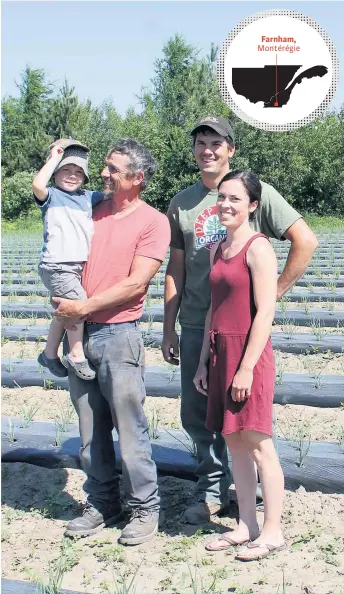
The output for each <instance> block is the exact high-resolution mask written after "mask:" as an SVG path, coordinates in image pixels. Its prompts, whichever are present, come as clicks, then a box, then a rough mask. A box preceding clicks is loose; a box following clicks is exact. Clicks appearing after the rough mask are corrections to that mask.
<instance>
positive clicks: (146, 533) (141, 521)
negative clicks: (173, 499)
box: [118, 508, 159, 545]
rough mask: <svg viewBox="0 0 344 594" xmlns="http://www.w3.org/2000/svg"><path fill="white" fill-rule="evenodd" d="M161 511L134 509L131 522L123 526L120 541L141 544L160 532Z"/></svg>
mask: <svg viewBox="0 0 344 594" xmlns="http://www.w3.org/2000/svg"><path fill="white" fill-rule="evenodd" d="M158 524H159V511H157V510H151V509H139V508H137V509H133V511H132V512H131V515H130V520H129V523H128V524H127V525H126V526H125V528H123V530H122V533H121V536H120V537H119V539H118V542H119V543H120V544H123V545H139V544H142V543H143V542H147V541H148V540H150V539H151V538H153V536H154V535H155V534H156V533H157V532H158Z"/></svg>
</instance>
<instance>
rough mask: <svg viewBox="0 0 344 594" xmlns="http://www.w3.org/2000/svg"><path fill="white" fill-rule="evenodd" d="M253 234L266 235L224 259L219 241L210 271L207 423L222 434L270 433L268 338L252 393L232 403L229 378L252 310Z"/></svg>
mask: <svg viewBox="0 0 344 594" xmlns="http://www.w3.org/2000/svg"><path fill="white" fill-rule="evenodd" d="M257 237H265V235H263V234H262V233H259V234H257V235H254V236H253V237H251V238H250V239H249V241H248V242H247V243H246V245H245V246H244V247H243V249H242V250H241V251H240V252H239V253H238V254H236V255H235V256H233V257H231V258H228V259H226V258H224V257H223V255H222V248H221V244H220V245H219V247H218V249H217V251H216V254H215V258H214V264H213V267H212V269H211V272H210V287H211V296H212V319H211V326H210V362H209V386H208V409H207V420H206V427H207V429H209V431H217V432H222V434H223V435H229V434H231V433H234V432H236V431H242V430H244V429H245V430H254V431H259V432H261V433H265V434H266V435H272V416H273V398H274V385H275V361H274V354H273V350H272V345H271V338H269V339H268V341H267V343H266V345H265V347H264V350H263V352H262V354H261V356H260V358H259V360H258V362H257V364H256V366H255V368H254V370H253V384H252V389H251V395H250V397H249V398H246V399H245V400H244V401H243V402H234V401H233V400H232V396H231V388H232V382H233V379H234V376H235V374H236V372H237V370H238V369H239V366H240V363H241V360H242V358H243V356H244V353H245V349H246V346H247V344H248V339H249V333H250V329H251V325H252V322H253V319H254V317H255V314H256V307H255V303H254V295H253V283H252V277H251V272H250V269H249V267H248V265H247V260H246V254H247V250H248V248H249V247H250V245H251V243H252V242H253V241H254V240H255V239H257ZM265 239H266V240H267V241H268V239H267V238H266V237H265ZM221 243H223V242H221Z"/></svg>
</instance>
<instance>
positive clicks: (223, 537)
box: [205, 532, 250, 552]
mask: <svg viewBox="0 0 344 594" xmlns="http://www.w3.org/2000/svg"><path fill="white" fill-rule="evenodd" d="M221 542H223V543H224V544H223V545H221V544H220V543H221ZM248 542H250V541H249V540H244V541H242V542H236V541H235V540H233V539H232V538H231V537H230V536H227V532H225V533H224V534H220V535H219V537H218V538H217V539H216V540H212V541H210V542H209V543H208V544H206V545H205V550H206V551H210V552H211V551H226V550H227V549H230V548H231V547H238V546H241V545H244V544H246V543H248ZM216 543H219V544H218V546H216ZM212 545H213V546H212ZM214 545H215V546H214Z"/></svg>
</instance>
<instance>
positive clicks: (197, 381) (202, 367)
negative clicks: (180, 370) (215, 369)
mask: <svg viewBox="0 0 344 594" xmlns="http://www.w3.org/2000/svg"><path fill="white" fill-rule="evenodd" d="M193 383H194V386H195V388H196V390H197V392H199V393H200V394H204V395H205V396H208V368H207V366H206V364H205V363H200V364H199V366H198V368H197V371H196V375H195V377H194V378H193Z"/></svg>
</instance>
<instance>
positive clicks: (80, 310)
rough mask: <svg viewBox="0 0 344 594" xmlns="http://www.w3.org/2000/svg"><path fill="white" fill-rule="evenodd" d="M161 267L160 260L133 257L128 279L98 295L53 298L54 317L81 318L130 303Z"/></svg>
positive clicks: (141, 293) (143, 289)
mask: <svg viewBox="0 0 344 594" xmlns="http://www.w3.org/2000/svg"><path fill="white" fill-rule="evenodd" d="M160 266H161V260H155V259H153V258H147V257H145V256H135V257H134V260H133V263H132V266H131V269H130V274H129V276H128V278H125V279H123V280H121V281H120V282H119V283H117V284H116V285H114V286H113V287H110V289H106V291H103V292H102V293H99V294H98V295H94V296H93V297H90V298H89V299H86V300H85V301H75V300H72V299H62V298H60V297H53V298H52V301H53V302H54V303H55V304H57V305H58V307H57V309H56V310H55V313H54V315H55V316H56V317H57V318H59V319H65V318H73V317H81V318H85V317H87V316H88V315H90V314H92V313H95V312H97V311H103V310H104V309H110V308H113V307H117V306H118V305H122V304H123V303H127V302H128V301H131V300H132V299H134V298H135V297H138V296H139V295H143V294H144V293H145V291H146V288H147V286H148V285H149V283H150V281H151V279H152V278H153V276H154V275H155V274H156V273H157V271H158V270H159V268H160Z"/></svg>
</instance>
